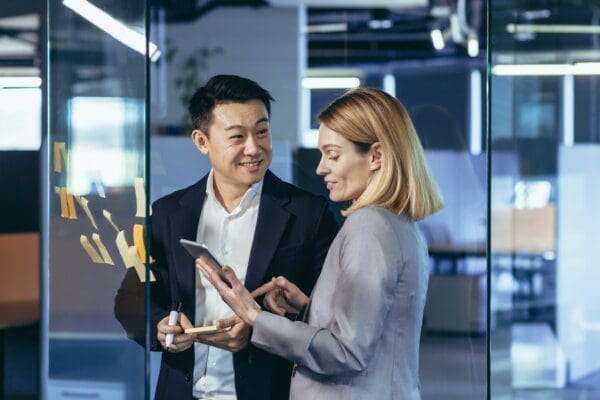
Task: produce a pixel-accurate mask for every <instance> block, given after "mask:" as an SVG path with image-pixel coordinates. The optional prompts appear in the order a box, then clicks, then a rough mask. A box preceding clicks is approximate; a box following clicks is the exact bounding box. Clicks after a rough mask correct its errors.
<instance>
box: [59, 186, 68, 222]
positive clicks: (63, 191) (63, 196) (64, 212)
mask: <svg viewBox="0 0 600 400" xmlns="http://www.w3.org/2000/svg"><path fill="white" fill-rule="evenodd" d="M58 197H59V198H60V216H61V217H62V218H69V206H68V205H67V188H66V187H60V188H58Z"/></svg>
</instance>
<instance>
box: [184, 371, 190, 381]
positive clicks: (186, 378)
mask: <svg viewBox="0 0 600 400" xmlns="http://www.w3.org/2000/svg"><path fill="white" fill-rule="evenodd" d="M191 380H192V374H190V373H189V372H188V373H187V374H185V381H186V382H189V381H191Z"/></svg>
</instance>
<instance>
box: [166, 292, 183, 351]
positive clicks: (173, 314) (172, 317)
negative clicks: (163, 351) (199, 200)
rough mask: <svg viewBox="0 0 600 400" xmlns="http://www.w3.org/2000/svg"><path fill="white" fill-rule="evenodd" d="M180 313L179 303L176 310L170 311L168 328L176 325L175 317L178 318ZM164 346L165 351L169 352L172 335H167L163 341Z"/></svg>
mask: <svg viewBox="0 0 600 400" xmlns="http://www.w3.org/2000/svg"><path fill="white" fill-rule="evenodd" d="M180 312H181V302H179V304H178V305H177V310H172V311H171V312H170V313H169V326H175V324H176V323H177V317H178V316H179V313H180ZM165 344H166V345H167V350H169V347H171V345H172V344H173V334H172V333H167V337H166V339H165Z"/></svg>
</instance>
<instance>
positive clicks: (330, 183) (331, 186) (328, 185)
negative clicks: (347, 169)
mask: <svg viewBox="0 0 600 400" xmlns="http://www.w3.org/2000/svg"><path fill="white" fill-rule="evenodd" d="M334 186H335V182H327V190H332V189H333V187H334Z"/></svg>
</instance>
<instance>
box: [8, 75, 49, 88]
mask: <svg viewBox="0 0 600 400" xmlns="http://www.w3.org/2000/svg"><path fill="white" fill-rule="evenodd" d="M40 86H42V78H40V77H39V76H0V88H2V89H5V88H37V87H40Z"/></svg>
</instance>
